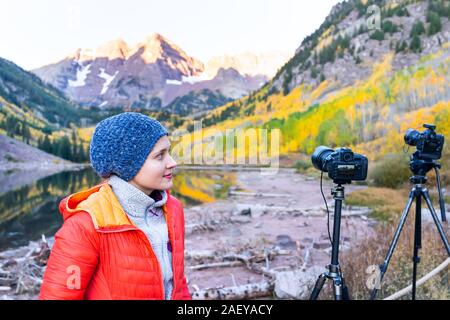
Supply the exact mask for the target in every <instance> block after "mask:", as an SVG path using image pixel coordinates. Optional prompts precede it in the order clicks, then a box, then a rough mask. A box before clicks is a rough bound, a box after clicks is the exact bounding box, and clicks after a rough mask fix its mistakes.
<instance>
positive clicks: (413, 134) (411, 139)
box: [404, 129, 420, 146]
mask: <svg viewBox="0 0 450 320" xmlns="http://www.w3.org/2000/svg"><path fill="white" fill-rule="evenodd" d="M404 139H405V143H406V144H408V145H410V146H415V145H416V144H417V142H418V141H419V139H420V132H419V131H417V130H414V129H408V130H406V133H405V137H404Z"/></svg>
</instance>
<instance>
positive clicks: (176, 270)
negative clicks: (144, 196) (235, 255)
mask: <svg viewBox="0 0 450 320" xmlns="http://www.w3.org/2000/svg"><path fill="white" fill-rule="evenodd" d="M167 193H168V199H167V202H166V204H165V205H164V207H163V211H164V215H165V217H166V221H167V226H168V233H169V239H170V243H171V245H172V268H173V281H174V282H173V291H172V297H171V299H174V300H176V299H183V300H187V299H191V296H190V294H189V290H188V287H187V283H186V277H185V275H184V213H183V208H182V206H181V203H180V202H179V201H178V200H177V199H176V198H175V197H173V196H171V195H170V194H169V192H167ZM59 211H60V212H61V214H62V215H63V218H64V224H63V226H62V227H61V229H59V231H58V232H57V233H56V235H55V243H54V245H53V248H52V252H51V254H50V258H49V260H48V264H47V268H46V270H45V274H44V279H43V283H42V287H41V291H40V296H39V298H40V299H88V300H92V299H102V300H108V299H120V300H122V299H123V300H124V299H161V300H162V299H164V285H163V279H162V274H161V269H160V266H159V263H158V259H157V257H156V255H155V254H154V252H153V250H152V247H151V244H150V242H149V240H148V238H147V236H146V235H145V233H144V232H143V231H142V230H140V229H138V228H137V227H136V226H134V225H133V224H132V222H131V221H130V219H129V218H128V216H127V214H126V213H125V212H124V211H123V209H122V207H121V205H120V203H119V201H118V200H117V198H116V196H115V194H114V192H113V191H112V189H111V187H110V186H109V184H108V183H107V181H105V182H103V183H101V184H99V185H97V186H94V187H92V188H91V189H88V190H85V191H81V192H78V193H75V194H72V195H70V196H68V197H66V198H64V199H63V200H62V201H61V202H60V204H59Z"/></svg>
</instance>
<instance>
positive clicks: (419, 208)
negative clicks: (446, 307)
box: [412, 188, 423, 300]
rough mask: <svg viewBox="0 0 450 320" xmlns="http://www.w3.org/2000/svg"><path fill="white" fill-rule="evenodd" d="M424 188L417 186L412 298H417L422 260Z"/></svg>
mask: <svg viewBox="0 0 450 320" xmlns="http://www.w3.org/2000/svg"><path fill="white" fill-rule="evenodd" d="M422 190H423V189H421V188H416V219H415V227H414V253H413V258H412V260H413V275H412V300H416V281H417V264H418V263H419V262H420V257H419V249H420V248H421V247H422V239H421V235H422Z"/></svg>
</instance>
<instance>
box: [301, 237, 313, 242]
mask: <svg viewBox="0 0 450 320" xmlns="http://www.w3.org/2000/svg"><path fill="white" fill-rule="evenodd" d="M313 241H314V239H313V238H303V239H302V242H307V243H312V242H313Z"/></svg>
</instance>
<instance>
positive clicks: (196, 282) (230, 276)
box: [185, 169, 376, 292]
mask: <svg viewBox="0 0 450 320" xmlns="http://www.w3.org/2000/svg"><path fill="white" fill-rule="evenodd" d="M331 187H332V183H331V182H330V181H324V185H323V189H324V194H325V196H326V198H327V201H328V205H329V206H330V214H331V216H330V228H331V232H332V218H333V215H332V214H333V210H334V209H333V203H334V200H333V198H332V196H331V191H330V190H331ZM345 188H346V194H349V193H350V192H351V191H353V190H355V189H358V188H364V187H362V186H355V185H346V186H345ZM248 209H250V210H248ZM367 213H368V211H365V210H364V209H360V208H349V207H344V208H343V212H342V214H343V217H342V222H341V249H340V251H341V252H342V251H343V250H346V249H347V248H349V247H351V246H352V245H353V244H355V243H357V241H361V240H363V239H365V238H366V236H367V233H370V232H371V231H372V230H373V227H374V225H375V224H376V222H375V221H373V220H371V219H369V218H367ZM185 219H186V240H185V247H186V252H187V253H190V252H198V251H200V252H205V250H206V251H207V252H214V253H215V254H216V256H217V257H216V259H213V260H212V261H211V260H206V261H205V260H204V259H203V260H202V259H197V260H196V259H195V257H190V256H189V254H188V255H187V256H186V277H187V279H188V285H189V288H190V290H191V292H195V291H197V290H204V289H207V288H219V287H230V286H240V285H245V284H248V283H257V282H259V281H262V280H263V279H264V277H265V276H264V275H262V274H258V273H255V272H253V271H251V270H250V269H249V268H247V267H245V266H244V265H242V266H233V267H219V268H207V269H201V270H193V269H192V267H193V266H196V265H199V264H202V263H203V264H205V263H211V262H218V261H223V259H221V258H220V257H223V256H224V255H226V254H227V253H228V254H229V253H245V252H248V251H251V252H258V251H259V252H261V251H264V249H266V250H271V249H274V248H275V249H277V248H278V249H283V250H286V251H288V252H289V254H287V255H278V256H275V257H274V259H273V260H270V261H268V262H267V260H266V262H263V263H262V266H265V267H266V268H268V269H271V270H295V269H299V268H303V269H305V268H306V269H307V268H310V267H312V266H320V267H325V266H326V265H327V264H329V263H330V252H331V245H330V241H329V240H328V233H327V215H326V210H325V205H324V202H323V198H322V195H321V193H320V185H319V181H318V180H317V179H314V178H310V177H306V176H303V175H301V174H298V173H296V172H295V170H294V169H280V170H279V171H278V173H277V174H275V175H271V176H264V175H261V173H260V171H243V172H237V186H236V187H235V188H232V189H231V191H230V195H229V197H228V199H225V200H220V201H216V202H214V203H209V204H203V205H199V206H196V207H191V208H187V209H185ZM202 223H203V225H206V227H204V228H199V227H198V225H199V224H200V225H201V224H202ZM308 251H309V252H308ZM305 258H306V261H305ZM324 271H325V269H324Z"/></svg>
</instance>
